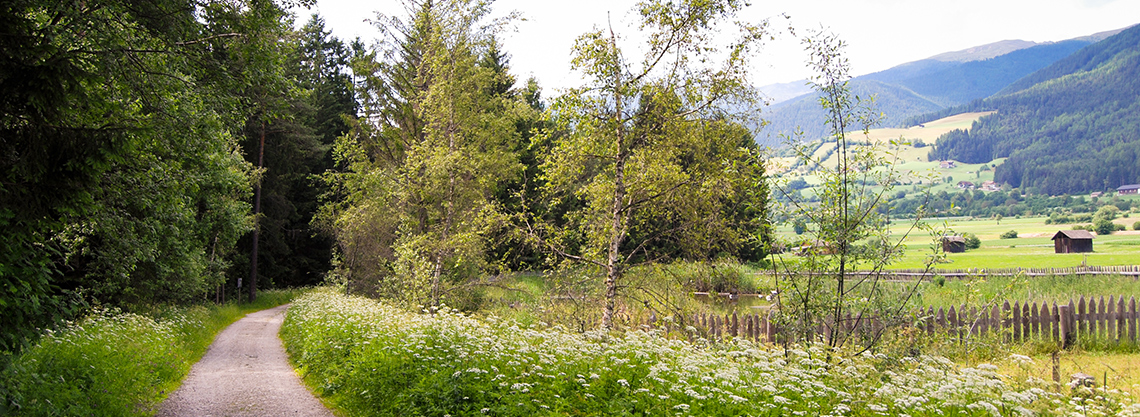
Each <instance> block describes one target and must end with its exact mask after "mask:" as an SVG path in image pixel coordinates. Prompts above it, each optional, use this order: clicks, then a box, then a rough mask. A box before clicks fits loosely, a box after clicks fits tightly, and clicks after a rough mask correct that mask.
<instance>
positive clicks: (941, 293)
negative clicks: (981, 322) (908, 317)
mask: <svg viewBox="0 0 1140 417" xmlns="http://www.w3.org/2000/svg"><path fill="white" fill-rule="evenodd" d="M1137 294H1140V282H1137V281H1136V280H1134V279H1132V278H1131V277H1123V276H1118V275H1088V276H1071V275H1070V276H1066V275H1057V276H1052V275H1051V276H1042V277H1015V276H991V277H976V278H968V279H947V280H944V281H941V283H939V281H937V280H935V281H929V282H924V283H922V284H920V285H919V288H918V295H917V297H916V299H915V303H916V304H917V305H920V306H924V307H934V308H938V307H946V308H949V307H951V306H960V305H963V304H967V305H971V306H979V305H983V304H987V303H989V302H991V301H995V300H996V301H998V302H1001V301H1004V300H1009V301H1010V303H1013V302H1014V301H1021V302H1026V301H1029V302H1036V303H1041V302H1048V303H1057V304H1063V303H1068V302H1069V300H1076V299H1078V298H1079V297H1081V296H1085V297H1086V298H1093V297H1097V298H1099V297H1101V296H1103V297H1105V298H1107V297H1108V296H1110V295H1115V296H1117V297H1124V298H1125V299H1126V300H1127V299H1128V297H1131V296H1134V295H1137Z"/></svg>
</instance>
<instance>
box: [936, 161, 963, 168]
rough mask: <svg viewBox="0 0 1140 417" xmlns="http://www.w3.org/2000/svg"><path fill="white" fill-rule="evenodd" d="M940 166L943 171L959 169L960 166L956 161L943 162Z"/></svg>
mask: <svg viewBox="0 0 1140 417" xmlns="http://www.w3.org/2000/svg"><path fill="white" fill-rule="evenodd" d="M938 166H941V167H942V169H950V168H955V167H957V166H958V164H957V163H956V162H954V161H942V162H939V163H938Z"/></svg>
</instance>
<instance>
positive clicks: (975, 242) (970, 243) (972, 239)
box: [962, 233, 982, 249]
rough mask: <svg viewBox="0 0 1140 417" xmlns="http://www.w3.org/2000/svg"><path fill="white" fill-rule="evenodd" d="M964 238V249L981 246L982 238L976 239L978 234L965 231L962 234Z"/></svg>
mask: <svg viewBox="0 0 1140 417" xmlns="http://www.w3.org/2000/svg"><path fill="white" fill-rule="evenodd" d="M962 237H964V238H965V239H966V249H977V248H980V247H982V240H981V239H978V235H975V234H973V233H966V234H964V235H962Z"/></svg>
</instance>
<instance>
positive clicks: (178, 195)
mask: <svg viewBox="0 0 1140 417" xmlns="http://www.w3.org/2000/svg"><path fill="white" fill-rule="evenodd" d="M306 5H311V4H310V3H307V2H303V1H302V2H300V3H296V2H284V3H277V2H272V1H249V2H212V1H201V2H199V1H180V0H147V1H141V2H139V1H116V0H109V1H98V2H80V3H52V2H42V1H36V0H18V1H14V2H7V3H6V4H5V5H4V6H2V10H0V23H2V24H0V26H2V27H4V28H5V29H4V31H5V33H7V34H8V35H7V36H4V37H3V38H2V43H0V49H2V53H3V56H5V57H6V59H4V60H0V97H2V98H0V107H2V109H0V110H2V111H0V114H2V116H0V117H2V119H0V137H2V138H3V139H2V141H0V153H2V155H3V158H0V230H3V234H4V236H5V239H3V242H2V243H0V288H3V290H2V291H0V325H2V327H3V328H4V329H5V330H4V333H3V334H2V335H0V352H5V354H6V355H7V354H12V353H15V352H19V351H20V350H21V349H22V348H23V347H24V346H26V345H27V344H28V343H30V342H31V341H33V340H34V339H35V337H36V335H37V334H38V332H39V329H43V328H48V327H51V326H53V325H56V324H57V323H61V322H63V321H64V320H69V319H73V318H76V317H79V316H81V315H84V314H86V313H87V312H88V311H90V309H92V308H94V307H117V308H122V309H124V310H126V311H132V310H140V309H142V310H145V309H147V308H153V306H156V305H164V304H175V305H190V304H198V303H221V302H225V301H227V300H237V299H241V300H246V301H252V300H254V299H256V297H257V291H258V290H259V289H267V288H279V287H296V286H305V285H317V284H321V283H339V284H341V285H343V286H345V287H346V288H349V289H350V291H352V292H354V293H360V294H367V295H372V296H382V297H386V298H390V299H393V300H396V302H398V303H401V304H402V305H407V306H415V305H438V304H442V303H447V304H449V305H452V306H456V307H460V308H463V307H465V306H466V307H477V303H478V290H479V288H480V287H481V286H483V285H487V283H486V282H485V280H486V279H487V277H493V276H495V275H497V274H500V273H503V272H508V271H522V270H528V271H529V270H547V269H552V268H559V267H560V265H566V264H575V265H582V266H583V267H585V268H596V269H593V270H594V271H600V272H599V273H601V274H603V275H605V276H606V277H607V280H606V282H607V288H606V291H607V293H606V294H607V299H608V300H609V301H608V304H606V314H609V315H607V316H606V320H608V319H609V317H611V316H610V315H612V314H613V308H614V306H613V300H614V298H615V297H616V296H617V295H616V294H617V292H620V291H621V285H622V277H623V274H624V272H625V271H626V270H627V269H628V268H630V267H632V266H635V265H638V264H641V263H645V262H663V261H668V260H671V259H688V260H701V259H712V258H715V257H723V256H728V257H734V258H737V259H740V260H742V261H758V260H760V259H763V258H764V257H765V255H766V253H765V244H766V241H767V239H768V233H769V232H768V229H769V228H768V226H767V223H766V218H767V216H766V210H767V208H766V202H767V197H768V191H767V188H766V185H765V182H764V180H763V178H764V169H763V164H762V160H761V153H760V150H759V148H758V147H757V146H756V145H755V143H754V142H753V140H752V136H751V134H750V132H749V131H748V130H747V129H746V128H745V127H744V126H745V124H746V122H747V120H746V119H748V118H749V117H751V112H749V111H747V110H740V109H747V108H749V107H748V104H749V103H756V99H755V90H754V88H753V87H752V86H751V84H750V83H749V82H748V81H747V80H746V78H745V72H744V71H742V68H744V67H745V66H746V65H747V62H748V59H749V57H750V56H751V55H752V51H753V49H754V45H755V44H756V43H757V42H759V41H760V39H762V37H763V32H764V25H765V24H766V23H763V24H758V25H750V24H747V25H744V26H742V27H740V28H738V29H740V30H741V33H743V34H744V36H742V37H741V38H740V40H738V41H737V42H735V43H731V44H729V45H727V46H726V47H725V49H724V51H726V52H728V54H727V58H724V57H723V56H721V55H716V56H715V58H716V59H708V60H701V61H689V60H687V59H684V58H683V56H684V54H691V56H694V57H696V56H703V55H705V54H709V55H710V57H711V56H712V55H713V54H714V52H713V51H712V50H711V49H709V48H705V47H704V46H702V45H701V44H700V42H702V41H703V40H707V39H706V38H705V37H707V36H710V35H708V31H707V30H706V29H708V28H709V27H711V26H712V25H714V24H715V23H718V22H719V21H720V20H719V19H718V18H715V17H716V16H719V15H721V14H724V13H731V12H732V11H734V10H736V9H737V8H739V7H740V6H739V5H737V4H736V3H735V2H726V3H725V4H717V5H715V7H711V6H710V7H709V8H707V9H700V10H688V11H684V13H695V14H696V15H698V16H703V17H701V18H699V19H694V20H684V19H682V20H678V19H677V15H676V13H682V12H681V11H678V10H676V9H673V8H665V7H662V8H658V9H653V10H649V11H647V12H646V13H647V16H646V18H647V19H648V21H649V23H648V24H649V25H650V26H654V27H658V28H659V29H660V32H661V35H659V37H658V38H654V39H653V43H652V44H651V45H652V46H651V48H650V49H651V50H650V52H649V53H650V54H656V60H654V59H645V60H644V61H638V60H634V59H629V60H628V61H627V58H625V55H622V53H621V50H620V48H619V46H618V44H617V43H616V42H614V39H613V38H611V37H608V36H607V35H606V34H605V33H604V32H603V31H601V30H600V29H599V30H598V31H596V32H593V33H587V34H585V35H583V36H582V37H581V38H579V40H578V42H577V46H576V52H575V60H574V65H575V69H576V70H578V71H580V72H582V73H583V74H585V76H586V79H587V80H589V81H588V82H589V83H590V84H587V85H583V86H581V87H580V88H576V89H572V90H571V91H569V92H568V93H566V94H564V95H562V96H559V97H555V98H552V99H548V98H545V97H543V96H542V89H541V87H540V86H539V85H538V83H537V82H536V81H535V80H533V79H531V80H528V81H525V82H520V81H519V80H518V79H517V78H516V76H515V75H513V74H511V72H510V54H509V52H508V51H504V50H502V47H501V44H500V42H499V41H498V38H497V32H498V30H499V29H498V28H497V26H496V24H495V23H494V22H493V20H492V19H490V18H488V14H489V13H490V8H489V6H488V5H486V4H482V3H477V2H466V1H449V2H447V1H445V2H431V1H427V2H408V3H407V5H408V14H407V16H406V17H391V18H387V19H388V20H382V21H379V22H378V23H377V26H378V29H380V31H381V33H383V34H384V36H385V39H383V40H382V42H379V43H377V44H375V45H368V46H366V45H365V44H364V43H363V42H361V41H360V40H351V41H345V40H341V39H337V38H336V37H334V36H332V35H331V34H330V32H329V31H328V30H327V29H326V28H325V27H324V23H323V21H322V20H321V18H320V17H319V16H316V15H314V16H312V17H310V18H309V19H308V21H307V23H305V24H304V25H296V24H295V22H294V19H295V18H294V17H293V16H292V15H291V14H290V11H289V10H290V8H291V7H295V6H306ZM668 33H687V34H689V35H691V36H688V35H687V36H685V37H682V38H671V37H669V36H666V35H667V34H668ZM651 57H652V55H651ZM678 57H682V58H678ZM718 59H719V60H720V61H717V60H718ZM714 61H715V62H714ZM667 64H668V65H667ZM606 323H607V325H608V322H606Z"/></svg>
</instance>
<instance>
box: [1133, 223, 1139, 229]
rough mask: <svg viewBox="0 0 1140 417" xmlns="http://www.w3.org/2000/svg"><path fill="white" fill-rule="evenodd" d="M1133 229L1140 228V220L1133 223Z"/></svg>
mask: <svg viewBox="0 0 1140 417" xmlns="http://www.w3.org/2000/svg"><path fill="white" fill-rule="evenodd" d="M1132 230H1140V222H1136V223H1132Z"/></svg>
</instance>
